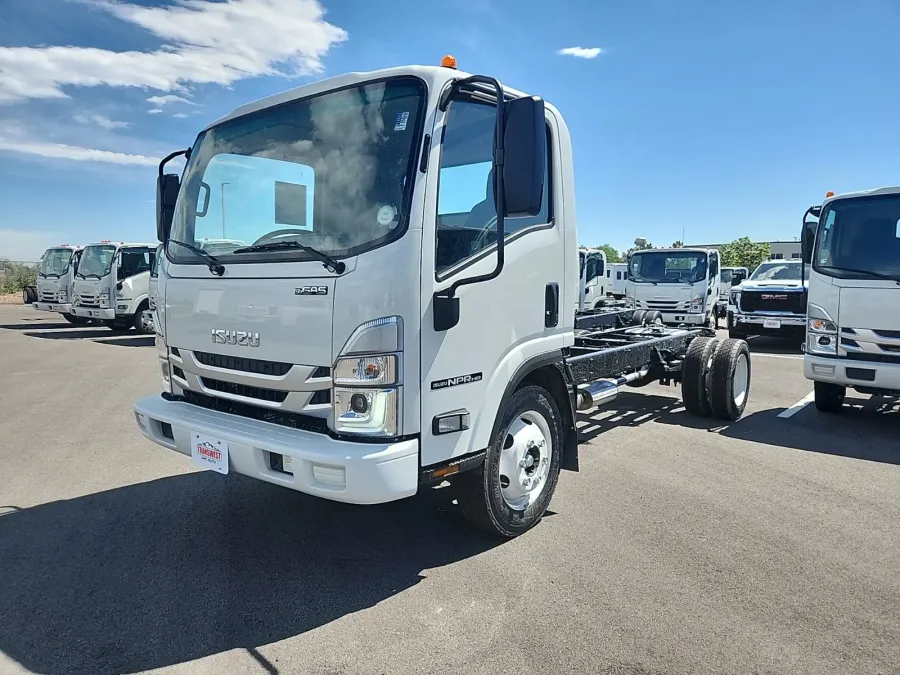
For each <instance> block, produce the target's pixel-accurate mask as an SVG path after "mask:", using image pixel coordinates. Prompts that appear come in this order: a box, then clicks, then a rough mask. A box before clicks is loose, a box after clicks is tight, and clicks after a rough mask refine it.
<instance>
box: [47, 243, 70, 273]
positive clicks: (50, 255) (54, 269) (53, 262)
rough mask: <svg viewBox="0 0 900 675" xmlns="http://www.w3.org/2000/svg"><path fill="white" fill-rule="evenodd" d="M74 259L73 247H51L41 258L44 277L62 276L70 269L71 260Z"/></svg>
mask: <svg viewBox="0 0 900 675" xmlns="http://www.w3.org/2000/svg"><path fill="white" fill-rule="evenodd" d="M71 260H72V249H70V248H51V249H48V250H47V252H46V253H44V257H43V259H41V268H40V274H41V276H42V277H49V276H56V277H61V276H63V275H64V274H66V273H67V272H68V271H69V262H70V261H71Z"/></svg>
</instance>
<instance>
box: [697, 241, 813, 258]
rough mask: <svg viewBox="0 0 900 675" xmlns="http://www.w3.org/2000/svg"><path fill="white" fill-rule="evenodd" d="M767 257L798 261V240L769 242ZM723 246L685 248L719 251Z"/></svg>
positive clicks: (698, 245)
mask: <svg viewBox="0 0 900 675" xmlns="http://www.w3.org/2000/svg"><path fill="white" fill-rule="evenodd" d="M765 243H767V244H768V245H769V257H771V258H772V259H773V260H799V258H800V240H799V239H798V240H796V241H769V242H765ZM722 246H724V244H690V245H689V246H687V247H686V248H714V249H716V250H718V249H720V248H721V247H722Z"/></svg>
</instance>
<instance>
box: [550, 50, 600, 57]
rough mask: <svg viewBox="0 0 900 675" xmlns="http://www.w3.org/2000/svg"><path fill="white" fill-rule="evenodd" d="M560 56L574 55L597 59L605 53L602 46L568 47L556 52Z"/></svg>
mask: <svg viewBox="0 0 900 675" xmlns="http://www.w3.org/2000/svg"><path fill="white" fill-rule="evenodd" d="M556 53H557V54H559V55H560V56H574V57H576V58H579V59H596V58H597V57H598V56H600V55H601V54H602V53H603V49H602V48H601V47H566V48H565V49H560V50H559V51H558V52H556Z"/></svg>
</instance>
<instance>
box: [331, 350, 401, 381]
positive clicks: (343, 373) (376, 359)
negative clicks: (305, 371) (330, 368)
mask: <svg viewBox="0 0 900 675" xmlns="http://www.w3.org/2000/svg"><path fill="white" fill-rule="evenodd" d="M396 382H397V357H396V356H394V355H387V356H360V357H350V358H343V359H338V360H337V363H336V364H335V365H334V384H335V385H351V386H352V385H358V384H361V385H364V386H379V385H385V384H395V383H396Z"/></svg>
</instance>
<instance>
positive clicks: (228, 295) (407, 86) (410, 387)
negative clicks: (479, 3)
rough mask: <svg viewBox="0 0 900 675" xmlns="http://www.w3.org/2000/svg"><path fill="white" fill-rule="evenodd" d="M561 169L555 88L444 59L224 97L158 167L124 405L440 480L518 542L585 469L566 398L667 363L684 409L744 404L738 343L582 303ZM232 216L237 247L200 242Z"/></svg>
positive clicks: (164, 436)
mask: <svg viewBox="0 0 900 675" xmlns="http://www.w3.org/2000/svg"><path fill="white" fill-rule="evenodd" d="M177 155H186V158H187V163H186V166H185V169H184V173H183V176H182V177H181V178H179V177H178V176H177V175H175V174H167V173H166V172H165V166H166V163H167V162H168V161H169V160H170V159H172V158H174V157H175V156H177ZM574 178H575V176H574V173H573V163H572V145H571V140H570V137H569V132H568V130H567V128H566V124H565V121H564V120H563V117H562V115H561V114H560V112H559V111H558V110H557V109H556V108H554V107H552V106H550V105H547V104H545V103H544V101H543V100H541V99H540V98H538V97H534V96H528V95H526V94H524V93H521V92H518V91H515V90H512V89H508V88H504V87H502V85H500V83H499V82H498V81H497V80H495V79H493V78H490V77H485V76H469V75H466V74H464V73H462V72H459V71H457V70H456V69H455V68H453V67H424V66H406V67H400V68H392V69H389V70H383V71H378V72H371V73H351V74H347V75H343V76H339V77H335V78H332V79H328V80H324V81H322V82H316V83H313V84H309V85H306V86H303V87H300V88H298V89H294V90H292V91H288V92H285V93H281V94H277V95H275V96H271V97H269V98H267V99H263V100H261V101H258V102H255V103H251V104H249V105H246V106H243V107H241V108H238V109H237V110H236V111H235V112H234V113H232V114H230V115H228V116H227V117H225V118H224V119H222V120H219V121H218V122H216V123H214V124H212V125H211V126H209V127H207V128H206V129H205V130H203V131H202V132H201V133H200V134H199V135H198V137H197V138H196V140H195V141H194V144H193V145H192V147H191V148H190V149H189V150H185V151H181V152H177V153H173V154H172V155H170V156H169V157H167V158H166V159H164V160H163V161H162V162H161V164H160V167H159V177H158V180H157V195H158V206H157V216H158V217H157V234H158V237H159V239H160V241H162V242H165V249H164V259H163V260H162V261H161V263H160V265H159V301H158V304H157V316H158V317H159V321H160V324H161V325H160V328H159V330H160V331H161V334H162V335H163V336H164V338H163V342H164V345H163V346H164V351H162V352H161V353H160V364H159V366H160V370H161V374H162V382H163V392H162V394H161V395H159V394H157V395H152V396H147V397H146V398H143V399H141V400H139V401H137V402H136V403H135V406H134V407H135V416H136V422H137V424H138V426H139V428H140V430H141V432H142V433H143V434H144V435H146V436H147V437H148V438H150V439H151V440H153V441H154V442H155V443H158V444H159V445H162V446H164V447H166V448H169V449H170V450H173V451H176V452H180V453H182V454H184V455H187V456H189V457H191V459H192V461H193V463H194V464H196V465H198V466H201V467H205V468H207V469H210V470H213V471H217V472H220V473H223V474H227V473H229V472H235V473H239V474H243V475H247V476H251V477H253V478H256V479H259V480H262V481H266V482H268V483H272V484H275V485H279V486H282V487H285V488H289V489H293V490H298V491H301V492H305V493H308V494H311V495H316V496H318V497H322V498H325V499H331V500H336V501H343V502H351V503H357V504H375V503H381V502H388V501H393V500H397V499H401V498H404V497H409V496H411V495H413V494H415V493H416V492H417V491H418V490H420V489H423V488H426V487H428V486H432V485H435V484H439V483H441V482H442V481H444V480H448V481H450V483H451V489H452V490H454V491H455V493H456V498H457V499H458V503H459V506H460V509H461V511H462V512H463V513H464V514H465V515H466V516H467V517H468V518H470V519H471V520H472V521H473V522H475V523H476V524H478V525H479V526H481V527H484V528H485V529H487V530H489V531H491V532H493V533H496V534H498V535H500V536H504V537H512V536H516V535H518V534H520V533H522V532H524V531H525V530H527V529H528V528H529V527H531V526H532V525H534V524H535V523H537V522H538V521H539V520H540V518H541V516H542V515H543V513H544V512H545V511H546V509H547V506H548V504H549V502H550V499H551V497H552V495H553V493H554V490H555V489H556V485H557V479H558V476H559V472H560V469H561V468H566V469H577V459H578V454H577V453H578V438H577V431H576V426H575V421H576V411H578V410H589V409H591V408H593V407H596V406H598V405H601V404H602V403H605V402H607V401H610V400H612V399H613V398H615V396H616V394H617V392H618V391H619V389H620V388H621V387H625V386H627V385H629V384H634V385H642V384H647V383H649V382H663V383H666V384H675V383H680V385H681V391H682V397H683V398H684V403H685V407H686V408H687V409H688V410H690V411H692V412H695V413H697V414H699V415H708V416H709V415H714V416H716V417H718V418H721V419H729V420H733V419H737V418H738V417H739V416H740V415H741V414H742V412H743V410H744V406H745V405H746V401H747V395H748V391H749V383H750V355H749V351H748V349H747V344H746V343H745V342H743V341H731V340H726V341H723V342H719V341H717V340H716V339H715V338H714V337H712V335H711V334H710V333H711V331H709V330H707V329H704V328H693V329H687V328H667V327H665V326H663V325H661V324H655V325H647V324H646V322H645V321H644V317H643V316H642V314H643V313H642V312H638V313H637V316H636V317H635V313H634V312H588V313H580V314H579V317H578V319H576V312H575V310H574V307H575V305H576V303H577V302H578V295H579V293H580V291H579V262H578V260H579V256H578V243H577V231H576V223H575V195H574V182H575V181H574ZM223 183H224V184H227V186H228V191H227V195H226V199H227V228H226V226H225V225H226V223H225V222H223V216H224V213H223V212H222V211H221V210H220V209H218V208H217V205H218V204H220V203H221V202H222V195H221V194H220V190H221V187H220V186H221V185H222V184H223ZM223 233H227V234H226V235H225V236H229V237H236V238H240V239H243V240H246V241H248V242H251V243H250V244H249V245H248V246H245V247H240V248H237V249H233V250H231V251H225V252H221V253H218V254H217V255H210V253H209V252H208V251H206V250H204V249H203V248H202V247H201V246H200V243H201V242H202V241H203V239H204V238H206V237H213V236H216V235H217V234H218V235H220V236H222V234H223ZM635 318H637V321H635ZM707 385H709V386H707Z"/></svg>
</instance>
